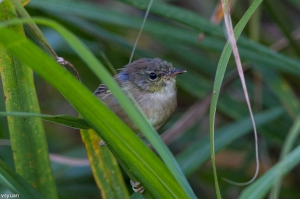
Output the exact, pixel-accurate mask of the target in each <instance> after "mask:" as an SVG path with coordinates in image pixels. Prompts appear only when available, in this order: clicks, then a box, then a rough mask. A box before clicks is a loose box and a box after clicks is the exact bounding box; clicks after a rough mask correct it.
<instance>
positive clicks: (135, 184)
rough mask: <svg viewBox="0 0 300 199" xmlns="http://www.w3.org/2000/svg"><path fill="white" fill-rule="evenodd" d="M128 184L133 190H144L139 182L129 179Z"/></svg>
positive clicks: (140, 191)
mask: <svg viewBox="0 0 300 199" xmlns="http://www.w3.org/2000/svg"><path fill="white" fill-rule="evenodd" d="M130 185H131V187H132V190H133V191H134V192H138V193H143V192H144V191H145V187H143V186H142V185H141V183H140V182H133V181H132V180H130Z"/></svg>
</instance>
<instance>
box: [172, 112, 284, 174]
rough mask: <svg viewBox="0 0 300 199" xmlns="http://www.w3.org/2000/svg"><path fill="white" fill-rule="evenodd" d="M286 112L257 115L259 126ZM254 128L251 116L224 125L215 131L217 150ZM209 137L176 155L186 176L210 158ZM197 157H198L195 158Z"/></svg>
mask: <svg viewBox="0 0 300 199" xmlns="http://www.w3.org/2000/svg"><path fill="white" fill-rule="evenodd" d="M283 113H284V111H283V109H282V108H275V109H272V110H269V111H266V112H263V113H260V114H257V115H255V121H256V123H257V126H262V125H264V124H265V123H267V122H270V121H272V120H274V119H275V118H277V117H279V116H280V115H282V114H283ZM252 129H253V126H252V124H251V120H250V118H249V117H248V118H246V119H242V120H240V121H237V122H236V123H234V124H231V125H228V126H225V127H222V128H220V129H218V130H216V132H215V150H216V152H217V151H220V150H221V149H223V148H224V147H225V146H226V145H228V144H230V143H233V142H234V141H235V140H237V139H238V138H240V137H242V136H244V135H246V134H247V133H250V132H251V130H252ZM209 150H210V146H209V137H208V136H206V137H204V138H203V139H201V140H197V141H195V142H194V143H193V144H191V145H190V146H189V147H188V149H186V150H185V151H183V152H182V153H180V154H179V155H177V156H176V159H177V161H178V164H179V165H180V167H181V169H182V171H183V172H184V174H185V175H186V176H190V175H191V174H193V173H194V172H195V171H196V170H197V169H198V168H199V166H201V165H202V164H203V163H204V162H205V161H207V160H209V158H210V154H209ZM195 157H197V158H195Z"/></svg>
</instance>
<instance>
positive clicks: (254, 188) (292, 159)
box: [239, 146, 300, 199]
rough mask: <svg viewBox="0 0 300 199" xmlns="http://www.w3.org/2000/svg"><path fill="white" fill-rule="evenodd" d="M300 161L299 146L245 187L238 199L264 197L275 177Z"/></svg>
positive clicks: (286, 171)
mask: <svg viewBox="0 0 300 199" xmlns="http://www.w3.org/2000/svg"><path fill="white" fill-rule="evenodd" d="M299 163H300V146H298V147H296V148H295V149H294V150H293V151H292V152H290V153H289V154H288V155H287V156H286V157H285V158H284V159H283V160H282V161H280V162H278V163H277V164H276V165H275V166H273V167H272V168H271V169H270V170H269V171H268V172H266V173H265V174H264V175H263V176H261V177H260V178H259V179H257V180H256V181H255V182H254V183H253V184H251V185H249V186H248V187H247V188H245V189H244V190H243V192H242V194H241V195H240V197H239V199H260V198H265V196H266V194H267V193H268V191H269V190H270V188H271V186H272V185H273V182H274V180H276V178H277V177H280V178H281V177H282V176H284V175H285V174H287V173H288V172H289V171H291V170H292V169H293V168H294V167H295V166H296V165H297V164H299Z"/></svg>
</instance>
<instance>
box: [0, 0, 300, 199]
mask: <svg viewBox="0 0 300 199" xmlns="http://www.w3.org/2000/svg"><path fill="white" fill-rule="evenodd" d="M164 2H165V3H166V4H168V5H171V6H176V7H180V8H182V9H185V10H186V11H187V12H191V13H197V18H193V16H194V15H191V16H192V18H184V16H183V18H184V20H186V23H185V24H184V23H180V22H179V21H175V20H172V19H168V15H167V13H166V14H165V16H163V17H162V16H161V14H155V13H151V14H150V15H149V17H148V19H147V22H146V25H145V29H144V31H143V33H142V36H141V38H140V41H139V43H138V46H137V49H136V52H135V55H134V59H138V58H141V57H150V58H154V57H160V58H162V59H165V60H167V61H169V62H171V63H173V66H174V67H176V68H181V69H186V70H187V71H188V72H187V73H186V74H184V75H182V76H179V77H178V78H177V82H178V108H177V110H176V113H175V114H174V116H173V117H172V118H171V120H170V121H169V123H168V124H167V125H166V126H165V127H164V128H163V129H162V130H161V132H160V133H163V132H165V131H166V130H167V129H170V128H172V127H174V125H179V126H181V127H182V128H183V129H180V132H178V133H179V134H180V135H179V136H172V137H173V138H174V139H168V143H169V147H170V149H171V150H172V152H173V154H174V155H175V156H176V157H177V158H178V161H179V164H180V165H181V166H183V167H188V170H186V171H185V173H186V174H187V175H188V180H189V182H190V184H191V186H192V188H193V190H194V191H195V193H196V195H197V196H198V197H199V198H212V197H211V196H214V194H215V191H214V180H213V175H212V169H211V164H210V160H209V157H210V154H209V148H208V146H209V141H208V134H209V111H208V110H209V104H208V103H207V102H208V98H209V96H210V94H211V93H212V87H213V83H214V78H215V72H216V69H217V65H218V61H219V58H220V55H221V53H222V50H223V48H224V45H225V42H226V39H225V36H224V35H225V34H226V33H225V28H224V24H223V23H220V24H219V25H211V26H205V27H201V26H202V25H203V24H209V20H210V17H211V15H212V14H213V12H214V9H215V7H216V6H217V3H218V1H196V0H186V1H182V0H181V1H180V0H177V1H176V0H168V1H164ZM251 2H252V1H251V0H249V1H237V2H236V3H235V4H234V5H233V7H232V10H231V11H232V20H233V24H234V25H235V24H236V23H237V22H238V21H239V20H240V19H241V17H242V16H243V14H244V13H245V12H246V11H247V9H248V7H249V5H250V4H251ZM25 8H26V9H27V11H28V12H29V14H30V15H31V16H32V17H34V16H39V17H47V18H50V19H53V20H55V21H57V22H59V23H61V24H63V25H64V26H65V27H66V28H68V29H69V30H71V31H72V32H73V33H74V34H76V35H77V36H78V37H79V38H80V39H81V40H82V41H83V42H84V43H85V44H86V45H87V46H88V48H89V49H90V50H91V51H92V52H93V53H94V54H95V55H96V56H97V57H98V58H99V60H101V61H102V63H104V64H105V65H106V66H107V68H109V70H110V71H111V72H112V73H114V72H115V69H118V68H121V67H123V66H124V65H126V64H127V63H128V62H129V57H130V53H131V51H132V48H133V44H134V42H135V39H136V37H137V34H138V31H139V28H140V26H141V23H142V19H143V17H144V14H145V11H142V10H139V9H136V8H134V7H133V6H131V5H128V4H125V3H122V2H119V1H111V0H103V1H100V0H98V1H96V0H94V1H83V0H77V1H75V0H68V1H58V0H51V1H43V0H31V1H30V2H29V4H28V5H26V6H25ZM299 13H300V3H299V1H296V0H281V1H280V0H275V1H274V0H273V1H271V0H267V1H264V2H263V3H262V5H261V7H260V8H259V9H258V10H257V11H256V13H255V14H254V15H253V16H252V18H251V20H250V22H249V24H248V25H247V26H246V28H245V30H244V31H243V33H242V37H241V39H240V42H239V43H238V45H239V50H240V54H241V58H242V62H243V67H244V69H245V78H246V83H247V88H248V91H249V96H250V98H251V104H252V107H253V111H254V113H255V115H256V116H258V117H256V122H257V125H258V133H259V155H260V161H261V162H260V163H261V170H260V173H259V175H262V174H263V173H264V172H266V171H267V170H269V169H270V168H272V166H273V165H274V164H275V163H276V162H278V160H279V156H280V153H281V150H282V147H283V144H284V141H285V139H286V137H287V135H288V133H289V131H290V129H291V128H292V126H293V125H294V124H296V123H297V122H299V121H298V120H296V118H297V115H299V110H300V105H299V94H300V90H299V88H300V87H299V76H300V68H299V66H300V62H299V59H298V57H299V55H300V48H299V42H298V39H300V36H299V34H300V31H299V27H300V21H299V17H300V14H299ZM177 14H178V17H180V14H182V13H181V12H178V13H177ZM198 22H199V24H198ZM189 23H194V26H198V25H199V28H198V29H196V28H195V27H192V26H191V25H188V24H189ZM40 28H41V30H42V31H43V33H44V35H45V36H46V38H47V40H48V41H49V43H50V45H51V47H52V48H53V49H54V50H55V52H56V53H57V54H58V56H60V57H63V58H64V59H65V60H68V61H70V62H71V63H72V64H73V65H74V66H75V67H76V69H77V70H78V72H79V74H80V76H81V79H82V83H83V84H84V85H86V86H87V87H88V88H90V90H91V91H94V90H95V89H96V88H97V87H98V85H99V84H100V83H101V82H99V80H98V79H97V78H96V77H95V75H94V74H93V73H92V72H91V71H90V70H89V69H88V67H87V66H86V65H85V64H84V63H83V62H82V61H81V60H80V59H79V57H78V56H77V55H76V54H75V53H74V52H73V51H72V50H71V49H70V48H69V47H68V46H67V45H66V43H65V42H64V40H63V39H62V38H61V37H60V36H59V35H58V34H57V33H56V32H54V31H53V30H51V29H49V28H47V27H42V26H41V27H40ZM202 29H203V31H199V30H202ZM200 37H203V38H202V39H200ZM110 66H112V67H113V70H112V68H110ZM224 82H226V83H225V84H226V85H225V86H224V88H223V89H222V93H221V95H220V100H219V104H218V108H217V115H216V121H215V129H216V136H218V141H219V142H217V141H216V148H217V150H220V151H219V152H218V154H217V157H216V163H217V170H218V176H219V177H220V178H221V177H225V178H228V179H231V180H234V181H237V182H245V181H247V180H249V179H251V177H252V176H253V174H254V171H255V157H254V139H253V134H252V132H253V130H252V126H251V123H250V122H249V113H248V110H247V105H246V103H245V98H244V95H243V91H242V89H241V84H240V80H239V78H238V76H237V72H236V66H235V63H234V60H233V59H230V61H229V64H228V68H227V72H226V74H225V78H224ZM35 85H36V89H37V94H38V98H39V103H40V107H41V112H42V113H43V114H50V115H59V114H68V115H73V116H77V113H76V111H75V110H74V109H73V108H72V106H71V105H70V104H69V103H68V102H67V101H66V100H65V99H64V97H63V96H62V95H61V94H60V93H59V92H58V91H57V90H55V89H54V88H53V87H52V86H50V85H49V84H48V83H47V82H45V81H44V80H43V79H41V78H40V77H39V76H37V75H36V76H35ZM1 89H2V86H1ZM0 93H3V91H2V90H1V92H0ZM196 103H197V104H198V105H197V106H196V107H197V108H196V109H195V108H193V109H192V110H197V113H198V114H197V115H195V116H194V117H191V118H190V119H189V120H188V121H189V122H190V125H189V126H187V122H182V119H183V116H184V115H185V114H191V112H192V110H191V109H190V108H191V107H192V106H193V105H194V104H196ZM201 103H202V105H203V106H200V105H201ZM205 103H206V104H205ZM199 104H200V105H199ZM0 110H1V111H5V106H4V96H3V95H0ZM95 114H97V113H95ZM99 119H100V118H99ZM0 126H1V128H0V138H1V139H2V141H1V146H0V149H1V150H0V158H1V159H3V160H4V161H5V162H6V163H7V164H8V165H10V166H12V167H13V160H12V153H11V149H10V147H9V144H8V143H7V142H5V140H6V139H9V133H8V128H7V121H6V119H5V118H3V117H1V118H0ZM44 127H45V130H46V134H47V142H48V146H49V151H50V153H52V154H58V155H63V156H66V157H72V158H77V159H78V160H77V161H74V162H73V163H72V165H68V164H66V162H67V160H68V159H67V158H65V159H64V161H65V163H64V164H61V163H59V162H57V161H55V160H53V161H52V166H53V171H54V176H55V180H56V183H57V188H58V192H59V196H60V198H74V199H75V198H100V192H99V190H98V188H97V186H96V184H95V182H94V179H93V176H92V173H91V169H90V167H89V165H87V164H86V162H85V161H84V160H85V159H87V156H86V154H85V148H84V145H83V143H82V141H81V137H80V134H79V130H74V129H71V128H68V127H64V126H60V125H57V124H53V123H50V122H44ZM176 129H178V128H176ZM176 129H174V128H173V132H177V131H176ZM230 136H233V137H230ZM294 141H295V144H294V146H296V145H299V141H300V139H299V136H297V139H295V140H294ZM220 143H221V144H220ZM222 143H223V144H222ZM218 147H219V148H218ZM82 164H83V165H82ZM125 176H126V175H125ZM125 178H126V177H125ZM126 181H127V182H128V185H129V179H128V178H126ZM219 183H220V188H221V192H222V196H223V198H230V199H231V198H238V196H239V195H240V193H241V191H242V190H243V189H244V187H239V186H235V185H231V184H229V183H227V182H225V181H223V180H220V181H219ZM299 184H300V167H299V164H298V166H296V167H295V168H294V169H293V170H292V171H291V172H290V173H289V174H288V175H287V176H286V177H285V178H284V180H283V185H282V190H281V195H280V198H284V199H287V198H290V199H297V198H300V189H299ZM5 191H6V189H5V188H4V187H1V185H0V193H3V192H5Z"/></svg>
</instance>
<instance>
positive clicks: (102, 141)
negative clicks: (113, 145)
mask: <svg viewBox="0 0 300 199" xmlns="http://www.w3.org/2000/svg"><path fill="white" fill-rule="evenodd" d="M99 146H102V147H103V146H107V144H106V142H105V141H104V140H101V141H100V142H99Z"/></svg>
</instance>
